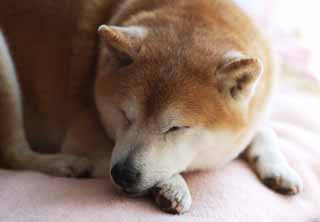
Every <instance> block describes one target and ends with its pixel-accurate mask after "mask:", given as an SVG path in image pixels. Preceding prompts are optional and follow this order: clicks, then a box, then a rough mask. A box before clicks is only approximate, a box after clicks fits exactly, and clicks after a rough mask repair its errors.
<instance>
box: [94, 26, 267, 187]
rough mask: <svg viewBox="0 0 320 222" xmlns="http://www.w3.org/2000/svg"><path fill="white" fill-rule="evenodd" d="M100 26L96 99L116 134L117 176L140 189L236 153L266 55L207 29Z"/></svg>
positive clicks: (109, 129)
mask: <svg viewBox="0 0 320 222" xmlns="http://www.w3.org/2000/svg"><path fill="white" fill-rule="evenodd" d="M175 28H176V29H182V28H183V27H175ZM99 33H100V36H101V42H102V45H103V46H102V47H101V55H100V57H99V58H100V61H99V68H98V74H97V79H96V87H95V90H96V94H95V95H96V104H97V107H98V111H99V113H100V117H101V121H102V123H103V125H104V127H105V129H106V131H107V133H108V134H109V135H110V136H111V137H112V138H113V139H114V140H115V148H114V150H113V154H112V163H111V174H112V177H113V179H114V181H115V182H116V184H118V185H119V186H121V187H122V188H123V189H124V190H125V191H127V192H129V193H138V192H142V191H145V190H147V189H148V188H150V187H152V186H153V185H155V184H156V183H158V182H159V181H162V180H164V179H166V178H168V177H171V176H172V175H174V174H177V173H180V172H182V171H184V170H186V169H190V168H197V167H204V166H216V165H220V164H221V163H223V162H225V161H227V160H229V159H230V158H233V157H234V155H235V153H237V151H234V150H235V149H237V148H236V147H234V145H235V144H237V142H239V140H240V139H241V136H243V135H242V134H243V130H242V129H243V128H244V127H245V126H246V123H247V116H248V113H247V107H248V104H249V101H250V98H251V97H252V96H253V94H254V91H255V85H256V82H257V80H258V77H259V75H260V73H261V69H262V67H261V63H260V62H259V61H258V59H255V58H249V57H246V56H245V55H243V54H241V53H240V52H234V51H232V49H230V48H228V47H221V48H220V49H219V48H217V44H218V43H217V41H216V42H215V43H214V41H213V44H212V42H210V41H211V40H210V36H209V37H204V36H206V33H199V35H196V34H193V35H192V34H189V35H185V33H184V32H182V31H181V32H179V30H175V31H173V30H170V29H168V30H166V31H163V30H161V27H159V28H158V29H157V31H154V32H152V31H150V30H148V29H147V28H143V27H134V26H132V27H115V26H101V27H100V28H99ZM208 154H209V155H212V157H211V162H210V163H208V162H205V161H206V159H207V156H206V155H208ZM237 154H238V153H237ZM199 160H200V161H199ZM203 161H204V162H203Z"/></svg>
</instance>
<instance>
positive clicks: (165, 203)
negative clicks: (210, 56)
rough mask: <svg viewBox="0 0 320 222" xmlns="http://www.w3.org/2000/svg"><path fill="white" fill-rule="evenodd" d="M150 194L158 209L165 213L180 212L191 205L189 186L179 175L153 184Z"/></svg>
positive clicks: (183, 211)
mask: <svg viewBox="0 0 320 222" xmlns="http://www.w3.org/2000/svg"><path fill="white" fill-rule="evenodd" d="M152 195H153V197H154V199H155V202H156V204H157V205H158V206H159V207H160V209H161V210H163V211H165V212H167V213H171V214H182V213H185V212H186V211H188V210H189V209H190V207H191V202H192V200H191V195H190V192H189V188H188V186H187V184H186V182H185V181H184V179H183V177H182V176H181V175H177V176H174V177H172V178H170V179H169V180H167V181H165V182H162V183H160V184H158V185H157V186H155V187H154V188H153V189H152Z"/></svg>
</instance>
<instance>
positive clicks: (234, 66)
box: [216, 53, 263, 103]
mask: <svg viewBox="0 0 320 222" xmlns="http://www.w3.org/2000/svg"><path fill="white" fill-rule="evenodd" d="M262 71H263V65H262V63H261V62H260V60H259V59H258V58H250V57H246V56H243V55H242V54H240V53H236V54H233V56H232V57H230V56H227V57H225V58H224V61H223V62H222V64H221V65H220V66H219V67H218V70H217V73H216V77H217V82H218V89H219V91H220V92H221V93H223V94H225V95H226V96H229V97H230V98H232V99H233V100H235V101H238V102H241V103H246V102H248V101H249V100H250V99H251V97H252V96H253V95H254V93H255V88H256V85H257V82H258V80H259V77H260V75H262Z"/></svg>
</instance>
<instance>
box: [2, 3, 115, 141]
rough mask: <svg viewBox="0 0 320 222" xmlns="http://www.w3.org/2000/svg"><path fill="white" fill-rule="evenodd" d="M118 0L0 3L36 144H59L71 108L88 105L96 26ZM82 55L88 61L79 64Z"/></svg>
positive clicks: (31, 136) (27, 125) (26, 118)
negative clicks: (89, 77)
mask: <svg viewBox="0 0 320 222" xmlns="http://www.w3.org/2000/svg"><path fill="white" fill-rule="evenodd" d="M114 2H117V1H113V0H108V1H104V0H94V1H90V2H89V1H82V0H80V1H78V0H68V1H59V2H52V1H49V0H30V1H23V2H21V1H17V0H3V1H1V6H0V28H1V29H2V30H3V33H4V35H5V37H6V39H7V41H8V44H9V46H10V51H11V53H12V55H13V60H14V64H15V65H16V69H17V73H18V78H19V82H20V86H21V91H22V94H23V108H24V111H23V113H24V122H25V128H26V131H27V134H28V137H29V139H30V141H31V143H33V144H34V145H36V146H37V147H39V146H40V147H41V146H46V147H48V145H49V146H52V147H57V146H59V145H60V144H61V140H62V138H63V135H64V132H65V128H66V125H67V123H68V121H69V120H70V118H72V116H73V115H74V113H73V111H72V110H76V109H77V108H75V107H79V106H84V104H88V103H89V102H88V101H87V100H88V97H89V96H88V94H89V87H88V86H87V85H84V84H88V85H90V84H92V81H90V80H92V79H88V74H89V75H91V73H94V63H95V55H96V51H95V50H96V44H97V34H96V28H97V25H98V24H100V23H102V22H104V21H105V19H107V18H108V17H109V15H108V12H109V11H110V13H111V11H112V10H111V6H112V5H113V4H114ZM102 12H103V13H102ZM81 54H86V55H84V56H83V57H84V59H82V60H85V61H78V62H76V64H74V61H76V60H81V58H80V59H78V58H77V57H81V56H82V55H81ZM90 69H91V70H90ZM91 76H92V77H93V75H91ZM84 82H85V83H84Z"/></svg>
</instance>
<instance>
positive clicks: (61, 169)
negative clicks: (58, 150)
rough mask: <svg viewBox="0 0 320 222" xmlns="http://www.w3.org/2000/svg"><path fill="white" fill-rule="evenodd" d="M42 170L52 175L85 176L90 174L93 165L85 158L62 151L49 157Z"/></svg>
mask: <svg viewBox="0 0 320 222" xmlns="http://www.w3.org/2000/svg"><path fill="white" fill-rule="evenodd" d="M43 171H44V172H46V173H48V174H51V175H54V176H62V177H78V178H87V177H91V175H92V171H93V165H92V164H91V162H90V161H89V160H88V159H86V158H83V157H79V156H75V155H69V154H63V153H62V154H58V155H56V156H55V157H54V158H50V160H49V161H48V162H47V163H46V166H45V169H43Z"/></svg>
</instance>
